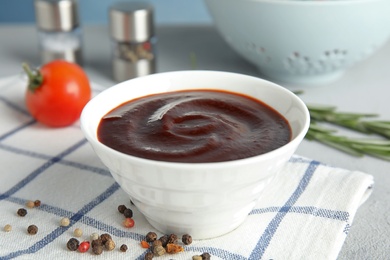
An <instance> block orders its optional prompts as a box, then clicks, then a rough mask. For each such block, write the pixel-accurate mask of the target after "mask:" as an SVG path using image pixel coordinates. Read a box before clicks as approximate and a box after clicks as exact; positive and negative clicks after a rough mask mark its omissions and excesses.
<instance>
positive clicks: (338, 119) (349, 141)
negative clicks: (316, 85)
mask: <svg viewBox="0 0 390 260" xmlns="http://www.w3.org/2000/svg"><path fill="white" fill-rule="evenodd" d="M308 108H309V111H310V117H311V124H310V127H309V131H308V133H307V134H306V139H308V140H316V141H318V142H321V143H323V144H326V145H329V146H331V147H333V148H336V149H338V150H340V151H343V152H346V153H348V154H351V155H353V156H359V157H361V156H363V155H370V156H373V157H377V158H380V159H383V160H388V161H390V121H379V120H367V119H368V118H373V117H377V115H376V114H360V113H344V112H338V111H336V108H335V107H330V106H308ZM320 122H327V123H330V124H333V125H337V126H341V127H345V128H348V129H350V130H353V131H357V132H360V133H363V134H366V135H373V134H375V135H380V136H382V137H384V138H383V139H379V138H350V137H346V136H340V135H337V134H336V132H337V131H336V130H334V129H329V128H325V127H323V126H320V125H319V124H318V123H320Z"/></svg>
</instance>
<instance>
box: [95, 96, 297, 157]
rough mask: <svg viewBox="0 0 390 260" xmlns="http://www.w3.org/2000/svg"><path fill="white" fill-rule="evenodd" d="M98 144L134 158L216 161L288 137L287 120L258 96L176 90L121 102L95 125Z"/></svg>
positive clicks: (269, 147) (250, 153)
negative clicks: (257, 97) (255, 97)
mask: <svg viewBox="0 0 390 260" xmlns="http://www.w3.org/2000/svg"><path fill="white" fill-rule="evenodd" d="M97 134H98V139H99V141H100V142H102V143H103V144H105V145H107V146H109V147H111V148H113V149H115V150H117V151H120V152H122V153H126V154H129V155H133V156H136V157H141V158H146V159H153V160H158V161H169V162H187V163H201V162H221V161H231V160H236V159H243V158H248V157H252V156H256V155H259V154H263V153H266V152H269V151H272V150H274V149H276V148H279V147H281V146H283V145H285V144H286V143H288V142H289V141H290V139H291V128H290V126H289V124H288V122H287V120H286V119H285V118H284V117H283V116H282V115H280V114H279V113H278V112H276V111H275V110H274V109H272V108H270V107H269V106H268V105H266V104H264V103H262V102H261V101H259V100H256V99H253V98H251V97H248V96H244V95H241V94H237V93H230V92H225V91H219V90H190V91H176V92H168V93H162V94H155V95H150V96H146V97H142V98H138V99H134V100H131V101H129V102H126V103H124V104H121V105H120V106H118V107H117V108H115V109H114V110H112V111H111V112H109V113H108V114H107V115H105V116H104V117H103V118H102V120H101V122H100V124H99V127H98V132H97Z"/></svg>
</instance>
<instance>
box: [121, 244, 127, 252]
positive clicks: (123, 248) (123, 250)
mask: <svg viewBox="0 0 390 260" xmlns="http://www.w3.org/2000/svg"><path fill="white" fill-rule="evenodd" d="M119 250H120V251H121V252H126V251H127V246H126V245H125V244H123V245H121V247H120V248H119Z"/></svg>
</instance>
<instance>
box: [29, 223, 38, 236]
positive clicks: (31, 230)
mask: <svg viewBox="0 0 390 260" xmlns="http://www.w3.org/2000/svg"><path fill="white" fill-rule="evenodd" d="M27 233H29V234H30V235H35V234H36V233H38V227H37V226H35V225H30V226H28V228H27Z"/></svg>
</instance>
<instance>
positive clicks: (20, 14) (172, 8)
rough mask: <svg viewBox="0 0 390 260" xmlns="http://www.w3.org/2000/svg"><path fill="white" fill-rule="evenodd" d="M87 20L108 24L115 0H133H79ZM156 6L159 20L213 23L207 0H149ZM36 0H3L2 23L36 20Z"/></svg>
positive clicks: (0, 10) (1, 1) (156, 18)
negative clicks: (109, 10) (205, 0)
mask: <svg viewBox="0 0 390 260" xmlns="http://www.w3.org/2000/svg"><path fill="white" fill-rule="evenodd" d="M78 1H79V14H80V18H81V21H82V23H84V24H105V23H107V18H108V8H109V6H110V5H111V4H113V3H114V2H118V1H120V2H122V1H128V2H131V0H78ZM148 2H149V3H151V4H152V5H153V6H154V8H155V21H156V24H160V25H161V24H163V25H164V24H170V25H171V24H210V23H211V18H210V15H209V13H208V11H207V8H206V5H205V3H204V1H203V0H148ZM33 5H34V0H0V23H34V22H35V13H34V6H33Z"/></svg>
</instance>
